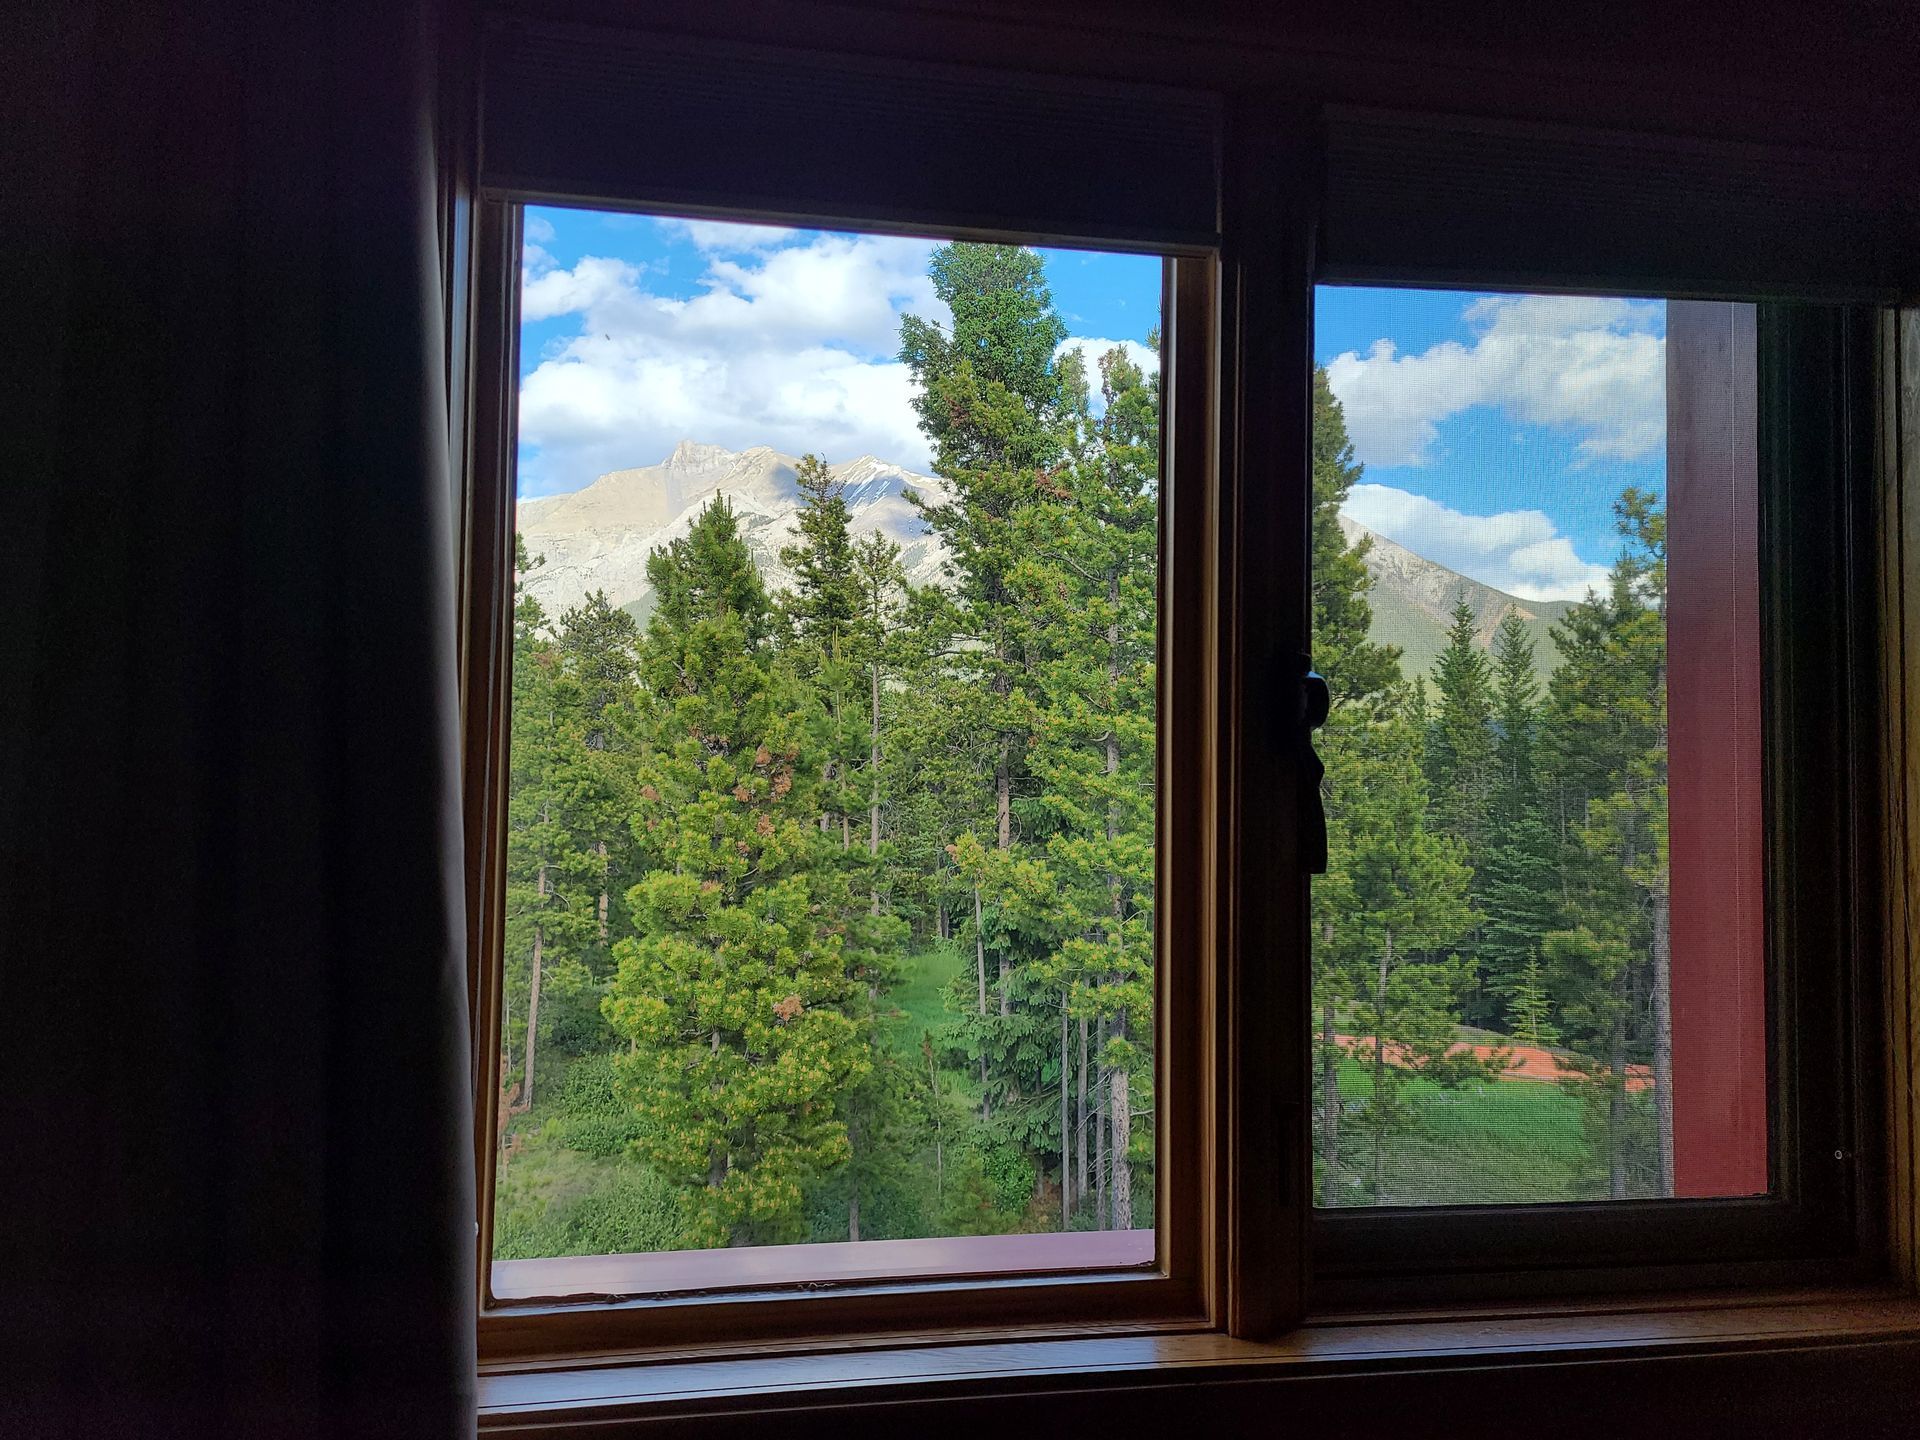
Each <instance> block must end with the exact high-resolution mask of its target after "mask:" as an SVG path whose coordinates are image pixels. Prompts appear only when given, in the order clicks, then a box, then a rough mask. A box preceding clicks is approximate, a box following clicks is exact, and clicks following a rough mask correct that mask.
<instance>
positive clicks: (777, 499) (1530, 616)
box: [519, 440, 1569, 676]
mask: <svg viewBox="0 0 1920 1440" xmlns="http://www.w3.org/2000/svg"><path fill="white" fill-rule="evenodd" d="M798 463H799V462H798V459H797V458H796V457H795V456H792V455H783V454H781V453H780V452H778V451H776V450H773V449H770V448H769V447H767V446H765V445H756V446H754V447H753V448H751V449H748V450H727V449H724V448H723V447H721V446H719V445H700V444H696V443H695V442H693V441H691V440H683V441H681V442H680V443H679V444H678V445H676V446H675V447H674V450H673V453H672V454H671V455H669V456H667V458H666V459H664V460H662V461H661V462H660V463H659V464H657V465H644V466H640V467H638V468H635V469H631V470H611V471H609V472H607V473H606V474H605V475H602V476H601V477H600V478H599V479H597V480H595V481H594V482H593V483H592V484H591V485H588V486H587V487H586V488H585V489H582V490H575V491H573V492H571V493H570V494H566V495H551V496H546V497H544V498H541V499H535V500H523V501H521V502H520V509H519V524H520V533H521V534H522V535H523V536H524V537H525V539H526V542H527V552H528V554H530V555H535V556H540V557H543V558H544V560H545V563H544V564H543V565H541V566H540V567H539V568H537V569H535V570H534V571H533V573H532V574H531V575H530V576H528V578H527V588H528V590H529V591H531V592H532V594H533V596H534V597H535V598H536V599H537V600H539V602H540V603H541V605H542V606H543V607H545V609H546V611H547V613H548V615H550V616H552V617H554V618H555V619H558V618H559V616H560V615H562V614H563V613H564V612H565V611H567V610H568V609H570V608H571V607H573V606H575V605H578V604H579V603H580V602H581V601H582V600H584V599H585V598H586V597H587V596H588V595H589V594H590V593H591V592H593V591H595V590H605V591H606V593H607V598H608V599H609V600H611V601H613V603H614V604H616V605H620V606H623V607H624V608H626V609H627V610H628V611H630V612H632V614H633V615H634V617H635V618H636V619H638V620H639V621H640V622H641V623H642V624H644V623H645V622H646V619H647V616H648V615H649V614H650V613H651V611H652V608H653V587H652V586H651V585H650V584H649V583H648V582H647V556H648V555H649V554H651V553H652V552H653V551H654V550H656V549H659V548H660V547H661V546H663V545H665V544H667V543H668V542H669V541H671V540H675V539H678V538H680V537H683V536H684V535H686V533H687V531H688V530H689V529H690V528H691V526H692V524H693V520H694V517H695V516H696V515H698V514H699V513H700V511H701V510H702V509H704V508H705V507H706V505H707V503H708V502H709V501H710V500H711V499H712V498H713V497H714V496H715V495H725V496H726V497H727V499H728V501H729V502H730V503H731V504H732V506H733V508H734V511H735V512H736V513H737V514H738V515H739V517H740V533H741V535H742V537H743V538H744V539H745V540H746V542H747V546H748V548H749V549H750V550H751V551H752V552H753V558H754V563H755V564H757V565H758V566H759V567H760V573H761V575H762V576H763V577H765V579H766V582H767V585H768V587H769V588H770V589H773V590H783V589H785V588H786V587H787V586H788V585H790V584H791V583H792V580H793V576H792V575H791V573H790V572H789V571H788V570H787V568H786V567H785V566H784V565H782V564H781V563H780V550H781V548H782V547H783V546H786V545H791V544H792V543H793V541H794V534H795V522H796V520H797V519H798V516H799V510H800V492H799V489H798V487H797V486H796V485H795V483H794V477H795V467H796V465H797V464H798ZM829 469H830V470H831V471H832V473H833V475H834V476H835V477H836V478H838V479H839V480H841V481H842V482H843V484H844V486H845V489H844V490H843V491H842V494H843V495H844V496H845V498H846V502H847V511H848V514H849V516H850V517H851V521H852V529H853V533H854V534H855V536H863V535H867V534H871V533H873V532H875V531H878V532H881V533H883V534H885V535H887V536H888V537H889V538H890V539H892V540H893V541H894V542H895V543H896V544H898V545H899V546H900V551H901V553H900V560H901V564H902V565H903V566H904V567H905V568H906V572H907V578H908V579H909V580H910V581H911V582H912V583H913V584H915V585H931V584H934V583H936V582H937V581H938V580H939V579H940V573H941V563H942V561H943V560H944V559H945V558H946V551H945V548H944V547H943V546H942V545H941V543H940V542H939V540H937V539H936V538H935V537H933V536H932V535H930V534H928V533H927V527H926V525H925V524H924V523H923V522H922V520H921V519H920V512H919V511H918V510H917V509H916V508H915V506H914V504H913V502H912V501H911V500H910V499H908V498H907V497H908V493H909V492H910V491H911V492H916V493H918V494H921V495H924V496H926V497H927V498H928V499H930V500H932V501H934V502H936V503H937V502H939V501H941V500H944V499H945V498H946V488H945V485H944V483H943V482H942V481H941V480H939V479H938V478H937V477H935V476H931V475H920V474H916V473H915V472H914V471H911V470H907V469H903V468H902V467H900V466H898V465H892V464H889V463H888V462H886V461H884V460H879V459H876V458H875V457H873V456H871V455H862V456H861V457H860V458H858V459H857V460H848V461H844V462H843V463H841V464H839V465H834V466H830V467H829ZM1340 527H1341V530H1342V531H1343V532H1344V533H1345V534H1346V536H1347V539H1348V541H1349V542H1353V541H1357V540H1360V539H1363V538H1365V539H1370V540H1371V542H1372V543H1371V546H1370V548H1369V550H1368V552H1367V556H1366V566H1367V571H1368V573H1369V574H1370V575H1372V576H1373V582H1374V583H1373V592H1372V596H1371V598H1372V601H1373V638H1374V639H1375V640H1377V641H1380V642H1381V643H1383V644H1388V645H1398V646H1399V647H1400V648H1401V650H1402V652H1403V654H1402V658H1401V666H1402V668H1403V669H1404V670H1405V671H1406V672H1407V673H1408V674H1410V675H1411V674H1426V673H1428V672H1429V671H1430V670H1431V669H1432V666H1433V662H1434V659H1435V658H1436V657H1437V656H1438V655H1439V654H1440V652H1441V650H1442V649H1444V648H1445V646H1446V643H1447V627H1448V625H1449V624H1450V623H1451V620H1452V610H1453V607H1454V604H1455V602H1456V601H1457V600H1460V599H1462V598H1464V599H1465V600H1466V602H1467V604H1468V605H1469V606H1470V607H1472V610H1473V614H1474V638H1475V639H1476V640H1477V641H1478V642H1479V643H1480V644H1481V645H1483V646H1484V645H1488V644H1491V642H1492V640H1493V632H1494V630H1495V629H1496V628H1498V626H1499V624H1500V622H1501V621H1502V620H1503V619H1505V618H1506V617H1507V615H1508V614H1510V613H1517V614H1519V615H1520V617H1521V618H1522V619H1523V620H1525V621H1526V624H1527V629H1528V630H1529V631H1530V632H1531V633H1532V634H1533V637H1534V660H1535V665H1536V668H1538V670H1539V671H1540V673H1541V675H1542V676H1545V675H1546V674H1547V673H1548V672H1550V671H1551V670H1552V669H1553V666H1554V664H1555V662H1556V661H1557V660H1558V658H1559V657H1558V652H1557V651H1556V650H1555V649H1554V645H1553V641H1552V639H1551V637H1550V636H1549V635H1548V633H1547V628H1548V626H1550V625H1551V624H1552V623H1553V622H1554V621H1556V620H1558V619H1559V618H1560V617H1561V616H1563V615H1565V614H1566V612H1567V610H1568V608H1569V602H1567V601H1565V600H1547V601H1538V600H1520V599H1516V598H1515V597H1514V596H1512V595H1508V594H1506V593H1505V592H1504V591H1500V590H1495V589H1494V588H1493V587H1492V586H1489V585H1482V584H1481V583H1480V582H1479V581H1477V580H1470V579H1468V578H1467V577H1466V576H1464V575H1461V574H1459V573H1457V572H1455V571H1453V570H1449V569H1447V568H1446V567H1445V566H1444V565H1437V564H1435V563H1434V562H1433V561H1431V560H1428V559H1426V558H1425V557H1424V556H1420V555H1416V554H1414V553H1413V551H1411V550H1409V549H1407V548H1406V547H1405V546H1402V545H1398V544H1395V543H1394V542H1393V541H1391V540H1389V539H1387V538H1386V537H1385V536H1384V535H1378V534H1375V533H1374V532H1373V531H1371V530H1368V529H1367V528H1366V527H1365V526H1363V525H1360V524H1357V523H1356V522H1354V521H1352V520H1349V519H1347V518H1346V517H1345V516H1342V517H1341V520H1340Z"/></svg>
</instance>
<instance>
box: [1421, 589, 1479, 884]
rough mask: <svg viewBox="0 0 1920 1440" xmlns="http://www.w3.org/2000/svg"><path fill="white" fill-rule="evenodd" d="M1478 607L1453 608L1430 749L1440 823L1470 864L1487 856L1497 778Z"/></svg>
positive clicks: (1436, 676)
mask: <svg viewBox="0 0 1920 1440" xmlns="http://www.w3.org/2000/svg"><path fill="white" fill-rule="evenodd" d="M1473 629H1474V619H1473V610H1472V607H1470V606H1469V605H1468V604H1467V602H1466V601H1465V599H1461V600H1457V601H1456V602H1455V603H1454V607H1453V617H1452V624H1451V625H1450V626H1449V627H1448V629H1447V647H1446V649H1444V650H1442V651H1441V652H1440V658H1439V659H1438V660H1436V661H1435V662H1434V666H1433V689H1434V705H1433V713H1432V720H1431V723H1432V727H1433V728H1432V733H1431V736H1430V738H1429V740H1428V742H1427V747H1426V755H1427V761H1426V769H1427V785H1428V787H1429V790H1430V792H1431V794H1432V807H1433V823H1434V827H1435V828H1436V829H1437V830H1438V831H1439V832H1440V833H1441V834H1443V835H1449V836H1451V837H1452V838H1453V839H1455V840H1457V841H1458V842H1459V843H1460V846H1461V848H1462V849H1463V850H1464V851H1465V852H1466V855H1467V857H1468V861H1469V863H1472V862H1474V861H1477V860H1479V859H1480V858H1481V856H1482V854H1483V847H1484V846H1485V845H1486V842H1487V828H1488V819H1489V812H1490V810H1491V809H1492V805H1493V790H1494V780H1495V770H1494V737H1493V684H1492V680H1493V676H1492V668H1493V667H1492V666H1491V665H1490V664H1489V663H1488V660H1487V655H1486V652H1485V651H1483V650H1482V649H1480V647H1479V646H1477V645H1475V644H1474V643H1473Z"/></svg>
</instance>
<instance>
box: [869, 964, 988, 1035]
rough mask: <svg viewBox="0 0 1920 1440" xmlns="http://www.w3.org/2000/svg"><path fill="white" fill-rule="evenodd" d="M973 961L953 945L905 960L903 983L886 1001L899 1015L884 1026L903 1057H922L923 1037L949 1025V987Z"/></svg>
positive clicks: (898, 985)
mask: <svg viewBox="0 0 1920 1440" xmlns="http://www.w3.org/2000/svg"><path fill="white" fill-rule="evenodd" d="M971 959H972V956H971V955H970V954H969V953H967V952H966V951H965V950H964V949H963V948H962V947H961V946H959V945H956V944H953V943H951V942H949V943H946V944H936V945H932V946H929V947H928V948H926V949H924V950H915V951H912V952H910V953H909V954H908V955H907V956H906V957H905V958H904V960H903V962H902V965H901V973H900V981H899V983H898V984H897V985H895V986H894V987H893V989H892V990H890V991H888V992H887V997H886V998H887V1000H888V1002H889V1003H890V1004H891V1005H892V1006H893V1009H894V1011H895V1012H896V1013H895V1014H893V1015H892V1016H890V1017H888V1019H887V1020H886V1021H885V1022H884V1024H885V1026H886V1029H887V1032H888V1035H889V1037H890V1038H891V1039H892V1041H893V1043H894V1044H895V1045H896V1046H898V1047H899V1048H900V1050H901V1052H902V1053H905V1052H908V1051H911V1052H913V1054H915V1055H918V1054H919V1051H920V1037H921V1035H922V1034H924V1033H925V1032H927V1031H929V1030H931V1031H934V1032H936V1033H937V1032H938V1031H939V1029H940V1027H941V1026H942V1025H944V1024H945V1023H946V1021H947V1006H946V998H945V996H946V988H947V985H948V983H949V982H950V981H951V980H952V979H953V977H954V976H956V975H958V974H959V973H960V972H961V971H962V970H964V969H966V968H967V966H968V964H969V963H970V961H971Z"/></svg>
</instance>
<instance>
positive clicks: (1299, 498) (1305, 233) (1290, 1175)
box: [1219, 100, 1314, 1339]
mask: <svg viewBox="0 0 1920 1440" xmlns="http://www.w3.org/2000/svg"><path fill="white" fill-rule="evenodd" d="M1230 120H1231V124H1230V128H1229V132H1228V151H1227V153H1228V165H1227V172H1226V173H1227V176H1228V179H1229V185H1228V189H1227V195H1226V201H1227V203H1226V207H1225V225H1224V239H1223V262H1224V267H1225V273H1226V277H1227V278H1226V281H1225V311H1224V313H1225V315H1226V317H1227V319H1226V321H1225V323H1226V326H1227V332H1228V333H1227V336H1226V341H1225V345H1224V347H1223V356H1224V363H1225V364H1226V365H1228V366H1230V367H1231V368H1230V372H1229V374H1228V375H1227V376H1225V377H1223V381H1222V394H1223V396H1225V397H1226V398H1227V400H1228V402H1229V404H1230V406H1231V409H1230V411H1229V412H1227V413H1228V416H1229V418H1228V421H1227V423H1228V425H1229V426H1230V427H1231V444H1230V447H1229V455H1228V457H1227V459H1226V460H1225V462H1224V464H1223V472H1224V473H1226V474H1229V475H1231V476H1232V488H1231V490H1230V491H1229V494H1228V499H1227V503H1225V504H1223V505H1222V506H1221V511H1220V523H1221V524H1222V526H1223V527H1224V529H1225V533H1224V534H1223V536H1222V542H1221V553H1222V555H1223V557H1224V559H1223V571H1222V576H1221V582H1220V586H1219V594H1220V597H1221V601H1222V604H1223V605H1224V607H1225V609H1224V613H1223V615H1222V618H1221V629H1222V632H1223V634H1224V635H1225V636H1226V640H1225V645H1226V649H1225V652H1224V654H1223V656H1222V665H1223V668H1224V670H1225V674H1224V676H1223V684H1222V695H1223V697H1224V699H1223V703H1224V706H1225V709H1224V713H1223V719H1222V725H1221V734H1222V742H1221V743H1222V754H1223V759H1224V760H1225V763H1226V765H1227V766H1228V769H1229V772H1230V773H1229V774H1228V775H1227V776H1226V777H1224V779H1223V787H1222V795H1223V797H1224V798H1223V804H1224V805H1225V806H1226V811H1225V815H1224V821H1225V837H1226V838H1225V839H1224V841H1223V844H1222V852H1221V859H1222V864H1223V870H1222V873H1223V875H1224V877H1225V885H1224V889H1223V896H1222V909H1221V924H1222V928H1221V937H1222V938H1221V942H1220V943H1221V945H1222V948H1223V951H1224V953H1225V955H1226V957H1227V972H1226V973H1227V979H1226V985H1227V996H1226V1001H1225V1004H1224V1007H1223V1011H1222V1015H1223V1023H1224V1026H1225V1031H1224V1033H1225V1036H1226V1043H1227V1045H1228V1054H1227V1057H1226V1065H1227V1075H1226V1082H1225V1083H1226V1097H1227V1102H1226V1110H1225V1121H1226V1123H1225V1128H1224V1130H1223V1136H1224V1139H1223V1143H1224V1145H1225V1162H1226V1174H1225V1180H1226V1192H1225V1193H1226V1204H1227V1217H1226V1232H1227V1233H1226V1249H1227V1276H1228V1290H1227V1308H1226V1314H1225V1323H1226V1328H1227V1330H1228V1332H1229V1333H1231V1334H1233V1335H1235V1336H1239V1337H1241V1338H1244V1339H1261V1338H1265V1337H1267V1336H1270V1335H1274V1334H1277V1333H1279V1332H1280V1331H1282V1330H1284V1329H1285V1328H1287V1327H1288V1326H1289V1325H1292V1324H1294V1323H1295V1322H1296V1321H1297V1320H1298V1319H1299V1317H1300V1315H1301V1314H1302V1312H1303V1308H1304V1293H1303V1290H1302V1284H1301V1281H1302V1277H1303V1274H1304V1271H1305V1268H1306V1243H1305V1227H1306V1218H1307V1214H1308V1205H1309V1191H1310V1187H1311V1180H1312V1169H1311V1159H1310V1157H1311V1155H1312V1144H1311V1133H1312V1132H1311V1120H1310V1112H1309V1106H1308V1096H1309V1094H1310V1089H1309V1085H1310V1082H1309V1078H1308V1051H1307V1014H1308V1006H1307V998H1308V985H1309V977H1308V971H1309V964H1308V949H1307V919H1308V906H1307V877H1306V875H1305V874H1304V873H1302V871H1301V870H1300V863H1299V838H1300V832H1299V815H1300V804H1301V797H1300V795H1299V783H1300V772H1299V769H1298V766H1297V764H1296V763H1295V758H1294V755H1293V753H1292V750H1291V748H1290V746H1289V745H1288V744H1287V743H1286V740H1285V739H1284V737H1283V735H1282V733H1281V730H1280V728H1279V725H1280V723H1283V722H1280V720H1279V717H1281V716H1284V715H1286V714H1288V713H1290V712H1291V710H1292V709H1293V708H1294V706H1295V705H1296V703H1297V701H1296V697H1294V696H1293V695H1292V694H1290V693H1285V691H1284V687H1285V685H1286V683H1287V682H1286V677H1287V676H1288V675H1289V673H1290V672H1289V670H1288V663H1289V661H1290V659H1291V658H1292V657H1296V656H1299V655H1304V654H1305V653H1306V652H1307V650H1308V645H1309V641H1308V631H1309V626H1310V621H1311V611H1310V608H1309V604H1308V599H1307V596H1308V584H1309V578H1310V577H1309V573H1308V569H1309V564H1308V555H1307V550H1308V544H1309V539H1308V537H1309V536H1310V535H1311V533H1312V531H1311V504H1312V499H1311V497H1312V415H1311V405H1312V394H1313V387H1312V374H1313V372H1312V363H1313V355H1312V319H1313V261H1312V246H1311V237H1312V208H1311V205H1312V196H1313V191H1314V186H1313V178H1312V171H1313V158H1312V148H1311V145H1310V143H1309V141H1308V137H1309V136H1310V135H1311V133H1312V132H1311V129H1310V128H1309V127H1308V125H1307V118H1306V116H1305V114H1304V113H1302V112H1299V111H1297V110H1290V109H1287V108H1285V107H1283V106H1280V105H1278V104H1275V103H1273V102H1270V101H1255V100H1249V101H1247V102H1244V103H1242V104H1241V105H1239V106H1237V107H1236V109H1235V110H1234V112H1233V113H1232V115H1231V117H1230Z"/></svg>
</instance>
